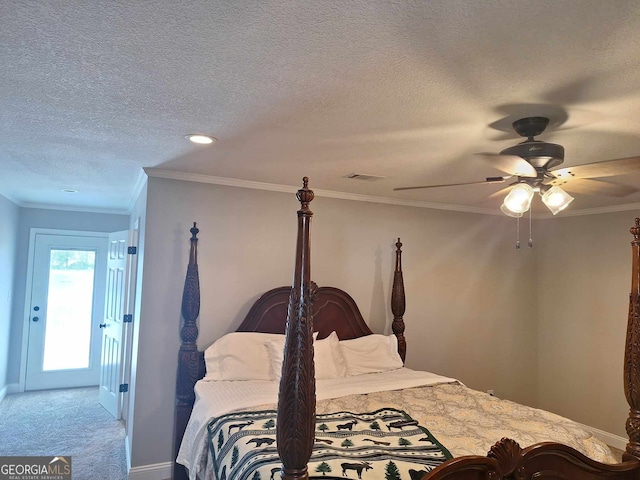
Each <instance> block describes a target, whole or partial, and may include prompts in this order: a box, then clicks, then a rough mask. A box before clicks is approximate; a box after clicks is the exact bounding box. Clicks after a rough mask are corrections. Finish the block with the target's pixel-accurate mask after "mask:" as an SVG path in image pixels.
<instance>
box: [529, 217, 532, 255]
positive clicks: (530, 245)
mask: <svg viewBox="0 0 640 480" xmlns="http://www.w3.org/2000/svg"><path fill="white" fill-rule="evenodd" d="M531 217H533V214H532V213H531V209H529V248H533V238H532V237H533V234H532V233H531V232H532V226H531V225H532V222H531Z"/></svg>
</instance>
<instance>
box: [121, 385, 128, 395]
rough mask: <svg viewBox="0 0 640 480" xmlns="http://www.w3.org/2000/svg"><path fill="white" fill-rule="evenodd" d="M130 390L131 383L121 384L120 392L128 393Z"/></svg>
mask: <svg viewBox="0 0 640 480" xmlns="http://www.w3.org/2000/svg"><path fill="white" fill-rule="evenodd" d="M128 391H129V384H128V383H121V384H120V393H126V392H128Z"/></svg>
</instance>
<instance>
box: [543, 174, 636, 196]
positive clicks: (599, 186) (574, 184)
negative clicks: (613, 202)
mask: <svg viewBox="0 0 640 480" xmlns="http://www.w3.org/2000/svg"><path fill="white" fill-rule="evenodd" d="M550 184H551V185H558V186H559V187H561V188H562V189H564V190H566V191H568V192H571V193H579V194H585V195H604V196H605V197H626V196H627V195H631V194H632V193H636V192H640V188H636V187H632V186H629V185H622V184H619V183H611V182H607V181H604V180H591V179H589V178H571V179H570V180H568V181H566V182H565V181H564V180H561V179H558V180H554V181H552V182H550Z"/></svg>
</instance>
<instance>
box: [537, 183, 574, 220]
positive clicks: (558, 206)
mask: <svg viewBox="0 0 640 480" xmlns="http://www.w3.org/2000/svg"><path fill="white" fill-rule="evenodd" d="M541 195H542V203H544V204H545V205H546V206H547V208H548V209H549V210H551V213H552V214H554V215H555V214H557V213H558V212H561V211H562V210H564V209H565V208H567V207H568V206H569V204H570V203H571V202H573V200H574V199H573V197H572V196H571V195H569V194H568V193H567V192H565V191H564V190H563V189H561V188H560V187H558V186H557V185H554V186H553V187H551V188H549V189H548V190H547V191H546V192H544V193H541Z"/></svg>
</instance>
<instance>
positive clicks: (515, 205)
mask: <svg viewBox="0 0 640 480" xmlns="http://www.w3.org/2000/svg"><path fill="white" fill-rule="evenodd" d="M533 193H534V191H533V187H532V186H531V185H529V184H527V183H518V184H517V185H516V186H514V187H513V188H512V189H511V191H510V192H509V193H508V194H507V196H506V197H505V198H504V203H503V204H502V205H503V206H504V209H501V210H502V212H503V213H504V211H505V209H506V210H508V211H509V212H511V213H515V214H518V213H519V214H520V215H522V214H523V213H524V212H526V211H527V210H529V208H530V207H531V200H533Z"/></svg>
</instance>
